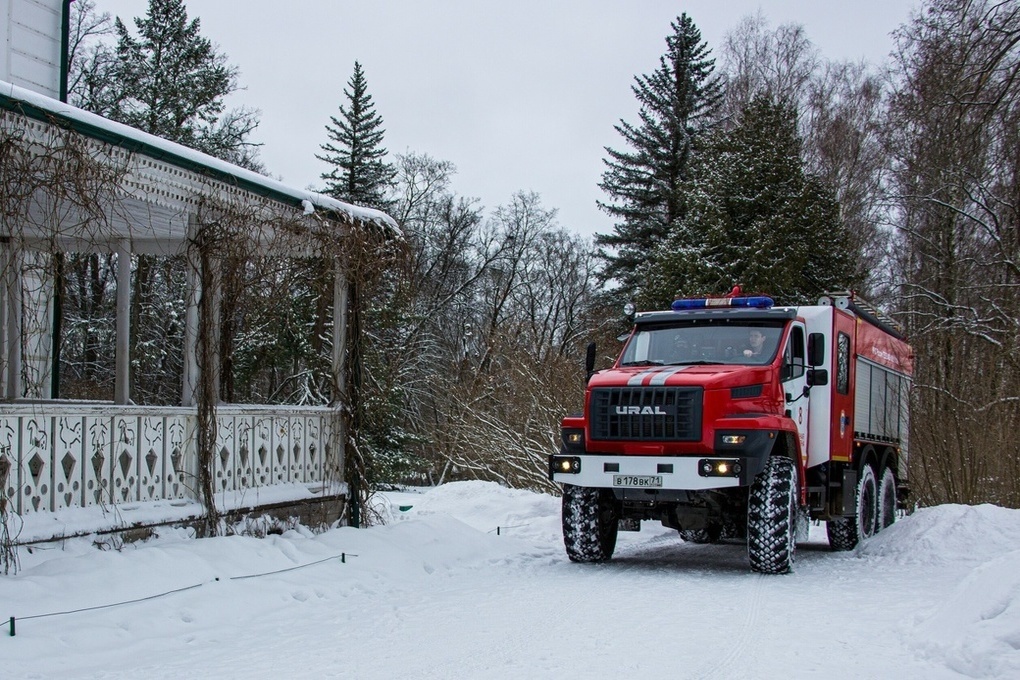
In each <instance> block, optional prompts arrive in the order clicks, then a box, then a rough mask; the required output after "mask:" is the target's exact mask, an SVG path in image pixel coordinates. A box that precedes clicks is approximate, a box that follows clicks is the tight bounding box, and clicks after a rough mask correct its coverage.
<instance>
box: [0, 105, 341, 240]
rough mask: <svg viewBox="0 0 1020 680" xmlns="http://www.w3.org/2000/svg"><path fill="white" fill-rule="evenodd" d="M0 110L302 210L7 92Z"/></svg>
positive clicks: (278, 194)
mask: <svg viewBox="0 0 1020 680" xmlns="http://www.w3.org/2000/svg"><path fill="white" fill-rule="evenodd" d="M0 109H6V110H8V111H13V112H14V113H19V114H21V115H23V116H25V117H27V118H32V119H35V120H38V121H41V122H43V123H55V124H61V125H63V126H64V127H66V128H68V129H71V130H73V131H74V132H77V133H79V134H82V135H85V136H86V137H90V138H92V139H95V140H98V141H100V142H105V143H106V144H110V145H112V146H115V147H118V148H121V149H126V150H127V151H130V152H132V153H139V154H142V155H144V156H148V157H149V158H154V159H156V160H160V161H165V162H167V163H170V164H171V165H175V166H177V167H179V168H182V169H184V170H189V171H191V172H194V173H196V174H198V175H202V176H204V177H208V178H210V179H214V180H218V181H220V182H224V183H226V184H230V185H232V186H235V187H238V188H240V189H244V190H245V191H250V192H252V193H253V194H258V195H259V196H263V197H265V198H270V199H272V200H274V201H277V202H279V203H283V204H285V205H290V206H291V207H294V208H296V209H298V210H301V209H302V205H301V201H302V199H300V198H297V197H296V196H291V195H290V194H287V193H285V192H282V191H278V190H276V189H272V188H270V187H267V186H265V185H262V184H259V183H258V182H253V181H251V180H250V179H247V178H244V177H238V176H237V175H234V174H231V173H227V172H224V171H222V170H219V169H217V168H211V167H209V166H208V165H204V164H202V163H198V162H196V161H194V160H192V159H190V158H186V157H184V156H181V155H179V154H176V153H173V152H172V151H167V150H165V149H161V148H159V147H157V146H154V145H152V144H149V143H148V142H144V141H142V140H139V139H132V138H131V137H126V136H124V135H121V134H118V133H116V132H113V131H111V130H108V129H106V128H103V127H100V126H98V125H92V124H91V123H86V122H84V121H80V120H77V119H75V118H72V117H70V116H65V115H63V114H60V113H56V112H54V111H50V110H48V109H44V108H41V107H39V106H36V105H34V104H30V103H28V102H26V101H23V100H21V99H15V98H13V97H11V96H9V95H7V94H4V93H3V92H0ZM196 151H197V150H196ZM199 153H201V152H199ZM224 162H227V161H224ZM323 211H324V212H326V213H327V214H329V215H335V214H336V211H335V210H332V209H329V208H323ZM351 219H354V218H353V216H351ZM341 221H346V220H341Z"/></svg>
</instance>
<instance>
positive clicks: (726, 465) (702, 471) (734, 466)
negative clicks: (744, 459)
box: [698, 458, 744, 477]
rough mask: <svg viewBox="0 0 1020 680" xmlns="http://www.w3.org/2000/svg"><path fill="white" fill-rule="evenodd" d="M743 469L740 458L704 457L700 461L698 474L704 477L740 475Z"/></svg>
mask: <svg viewBox="0 0 1020 680" xmlns="http://www.w3.org/2000/svg"><path fill="white" fill-rule="evenodd" d="M743 469H744V466H743V465H742V464H741V462H740V459H739V458H726V459H723V458H702V459H701V460H699V461H698V474H699V475H701V476H702V477H739V476H740V471H741V470H743Z"/></svg>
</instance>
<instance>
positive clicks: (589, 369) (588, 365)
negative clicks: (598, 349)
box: [584, 342, 595, 382]
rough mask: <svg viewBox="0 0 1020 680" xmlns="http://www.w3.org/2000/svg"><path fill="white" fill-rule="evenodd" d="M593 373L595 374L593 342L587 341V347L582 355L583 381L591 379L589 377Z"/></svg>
mask: <svg viewBox="0 0 1020 680" xmlns="http://www.w3.org/2000/svg"><path fill="white" fill-rule="evenodd" d="M594 374H595V343H594V342H589V343H588V348H587V350H586V352H585V355H584V375H585V382H587V381H588V380H591V377H592V375H594Z"/></svg>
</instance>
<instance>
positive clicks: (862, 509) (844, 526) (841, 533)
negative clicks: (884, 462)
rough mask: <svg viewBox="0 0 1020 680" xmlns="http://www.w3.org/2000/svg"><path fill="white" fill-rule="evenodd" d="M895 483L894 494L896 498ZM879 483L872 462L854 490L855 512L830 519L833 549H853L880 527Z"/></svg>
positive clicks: (830, 536) (830, 542)
mask: <svg viewBox="0 0 1020 680" xmlns="http://www.w3.org/2000/svg"><path fill="white" fill-rule="evenodd" d="M895 492H896V489H895V484H894V485H893V496H894V499H895ZM878 508H879V505H878V483H877V482H876V481H875V469H874V468H873V467H871V465H870V464H867V465H865V466H864V467H863V468H862V469H861V474H860V476H859V477H858V479H857V488H856V489H855V490H854V514H853V515H852V516H850V517H842V518H840V519H834V520H829V522H828V524H827V526H826V533H827V534H828V536H829V546H830V547H831V548H832V549H833V550H853V549H854V548H856V547H857V546H858V545H859V544H860V543H862V542H863V541H866V540H867V539H869V538H871V537H872V536H874V535H875V531H877V527H878Z"/></svg>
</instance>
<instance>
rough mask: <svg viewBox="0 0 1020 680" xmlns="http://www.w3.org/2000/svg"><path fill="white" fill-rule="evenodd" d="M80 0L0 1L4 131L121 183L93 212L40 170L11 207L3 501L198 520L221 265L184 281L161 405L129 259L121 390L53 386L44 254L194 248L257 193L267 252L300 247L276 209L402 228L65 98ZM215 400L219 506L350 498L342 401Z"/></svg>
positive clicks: (0, 388)
mask: <svg viewBox="0 0 1020 680" xmlns="http://www.w3.org/2000/svg"><path fill="white" fill-rule="evenodd" d="M67 5H68V3H67V2H66V1H65V0H0V25H2V26H3V29H2V32H0V147H2V146H3V140H4V139H6V140H8V141H11V140H14V141H16V142H17V146H18V149H19V153H21V154H22V156H21V157H20V158H22V159H23V158H24V154H25V153H26V150H27V153H28V154H29V157H30V158H29V160H30V162H37V163H38V164H39V168H40V169H41V170H40V173H42V174H45V171H44V170H43V168H44V167H45V166H46V164H47V163H50V161H51V158H50V157H51V156H52V154H53V153H54V149H63V148H65V147H67V146H69V143H68V142H69V140H70V141H73V142H74V144H73V146H74V147H75V149H76V150H77V153H81V154H83V155H84V156H85V157H86V160H87V162H88V163H89V164H91V165H92V167H95V168H109V169H111V175H110V176H111V177H113V178H115V179H114V182H115V184H116V186H112V187H106V189H104V192H105V193H102V194H101V199H100V200H101V205H102V210H103V213H104V214H103V216H102V217H103V219H101V220H98V222H97V221H96V220H90V219H89V217H88V215H83V214H82V212H83V209H82V208H81V206H80V205H78V204H77V203H76V201H75V200H74V196H73V195H70V194H69V193H68V192H66V191H63V190H61V191H56V190H54V189H53V188H52V186H50V185H47V184H45V183H42V184H39V185H38V186H35V187H30V189H31V191H30V192H28V194H26V196H27V197H26V198H25V199H24V200H23V201H21V202H20V203H18V204H17V206H13V205H8V206H5V207H4V209H3V210H2V211H0V511H2V513H0V514H2V517H3V521H5V522H6V523H7V530H8V532H9V533H10V534H11V535H14V536H15V539H14V540H15V543H17V542H29V541H35V540H44V539H51V538H56V537H61V536H68V535H73V534H76V533H87V532H91V531H96V530H113V529H118V528H125V527H132V526H144V525H147V524H153V523H160V522H170V521H179V520H186V519H189V518H193V517H198V516H201V515H202V514H203V512H204V505H203V503H205V504H208V503H209V502H210V500H209V499H207V498H202V494H201V493H200V490H199V489H198V485H197V484H196V480H197V479H198V478H199V465H200V463H199V460H200V455H199V450H198V448H199V444H198V441H199V438H198V432H199V429H200V427H201V425H200V419H199V414H200V412H201V406H202V403H201V402H202V399H203V397H202V395H201V394H200V390H199V384H200V381H201V379H202V371H203V370H206V371H215V370H216V368H217V366H216V364H215V361H216V358H215V356H214V355H210V356H209V357H207V358H206V359H204V360H203V359H202V358H201V357H199V356H198V354H197V350H196V346H197V339H198V329H199V312H200V302H199V301H200V299H202V297H201V296H202V292H203V291H202V283H201V282H202V281H203V280H209V279H204V278H203V277H202V267H203V266H206V267H208V266H211V265H209V264H208V263H207V264H204V265H203V264H201V263H198V262H196V265H195V269H194V274H193V275H192V276H191V278H190V279H189V281H188V304H187V310H185V317H186V320H187V321H186V326H185V332H184V336H185V340H184V379H183V385H182V388H181V398H180V403H179V404H178V405H174V406H166V407H156V406H137V405H134V404H133V403H132V400H131V394H130V385H131V381H130V376H129V370H130V362H131V357H130V356H129V347H130V338H129V334H130V328H131V324H130V318H129V310H130V304H129V301H130V294H131V293H130V288H131V271H130V266H126V267H124V266H119V267H118V271H117V286H116V289H117V293H116V294H117V324H116V360H115V365H116V378H115V389H114V398H113V400H112V401H109V402H85V401H74V402H70V401H66V400H60V399H54V398H53V397H54V395H53V394H52V391H51V387H50V385H51V380H50V367H51V365H52V348H53V330H54V329H53V323H52V321H53V315H54V310H53V300H54V284H53V281H52V280H47V276H46V274H45V272H46V271H47V268H46V267H41V266H38V265H39V262H40V261H41V260H43V259H45V258H47V257H50V256H52V254H53V253H54V252H55V251H56V252H59V251H62V250H66V251H74V252H84V251H95V250H99V251H102V252H108V253H117V255H118V256H117V262H118V263H130V262H131V258H132V255H134V254H139V253H145V254H159V255H184V254H188V255H192V254H193V252H194V249H193V246H194V243H195V241H196V239H197V237H198V234H197V230H198V229H200V228H201V226H202V224H203V219H205V218H204V217H203V215H202V210H203V209H204V208H203V206H208V205H210V204H211V203H219V204H231V205H249V206H252V211H251V214H255V215H259V216H261V218H260V219H259V220H256V221H253V223H252V225H251V228H250V235H251V238H252V239H255V240H257V241H258V242H259V243H260V244H261V247H262V248H264V249H266V250H267V251H268V252H269V253H272V252H273V249H274V248H278V247H287V248H293V243H294V239H293V238H291V239H290V240H289V241H287V243H288V244H289V245H287V246H282V245H281V244H282V243H283V242H282V241H281V240H280V239H278V238H276V236H277V235H275V234H274V233H273V227H272V226H267V225H274V224H280V223H281V221H283V223H285V224H287V225H288V228H289V232H290V233H291V236H293V232H295V231H297V232H300V231H301V230H302V229H307V231H308V233H309V234H311V233H313V232H315V231H316V230H320V231H321V230H322V229H323V228H328V229H330V230H332V233H336V234H341V235H342V234H344V233H345V229H350V228H351V227H353V226H356V225H361V226H365V225H372V226H373V227H378V228H380V229H386V230H390V229H395V225H394V223H393V221H392V220H391V219H390V218H389V217H388V216H386V215H385V214H383V213H380V212H378V211H373V210H368V209H363V208H358V207H356V206H351V205H348V204H344V203H342V202H339V201H336V200H334V199H332V198H329V197H326V196H322V195H319V194H315V193H312V192H308V191H302V190H297V189H293V188H291V187H288V186H286V185H284V184H282V183H280V182H277V181H274V180H272V179H269V178H267V177H264V176H262V175H259V174H257V173H254V172H251V171H248V170H245V169H243V168H240V167H237V166H233V165H231V164H229V163H226V162H224V161H221V160H218V159H215V158H212V157H209V156H206V155H204V154H202V153H199V152H196V151H194V150H192V149H188V148H186V147H183V146H180V145H178V144H174V143H172V142H168V141H166V140H163V139H160V138H158V137H154V136H152V135H148V134H146V133H143V132H140V131H138V130H135V129H133V128H129V127H127V126H124V125H120V124H118V123H114V122H111V121H109V120H106V119H104V118H101V117H99V116H96V115H94V114H91V113H88V112H85V111H82V110H79V109H76V108H74V107H71V106H69V105H67V104H65V103H62V102H61V101H59V99H58V97H59V96H60V95H61V94H62V90H63V87H62V84H61V81H62V79H64V78H65V76H64V75H63V74H62V72H61V68H60V64H61V63H62V58H61V49H62V47H61V46H62V39H61V36H62V26H63V25H64V24H63V23H62V22H63V21H66V9H67ZM8 146H10V144H9V145H8ZM5 153H6V152H5ZM32 154H35V155H32ZM32 159H35V160H32ZM0 160H2V159H0ZM12 166H13V163H8V164H7V167H6V169H4V168H0V178H3V181H7V182H11V181H13V180H12V179H11V176H10V175H5V174H3V173H5V172H8V171H9V170H10V168H11V167H12ZM7 188H8V189H9V188H10V187H9V185H8V187H7ZM8 193H10V192H8ZM71 193H73V192H71ZM9 203H13V202H11V201H9ZM97 224H98V226H97ZM299 236H300V233H299ZM341 238H342V236H341ZM298 241H300V238H299V239H298ZM189 244H190V246H191V247H192V250H189ZM288 254H292V253H288V252H282V253H281V255H288ZM213 266H214V265H213ZM337 267H338V269H337V271H338V274H337V276H336V277H335V279H336V283H335V286H336V290H335V294H334V296H333V297H334V301H335V302H334V309H333V315H334V320H335V323H333V340H334V341H333V345H332V347H333V350H332V351H333V370H334V372H335V374H336V379H337V382H338V384H342V382H343V364H344V360H345V349H344V347H345V329H344V320H345V315H346V307H345V305H346V299H347V296H346V287H345V280H346V279H345V276H344V275H343V272H342V271H340V270H339V263H338V264H337ZM211 406H213V407H214V414H215V451H214V455H213V456H212V457H211V461H210V465H211V466H212V470H210V472H211V473H212V476H213V480H214V491H215V494H216V498H215V504H216V507H217V509H218V510H219V511H220V512H230V511H235V510H257V509H260V508H269V507H276V506H279V505H288V504H294V503H300V502H317V501H325V500H328V501H330V502H333V503H334V505H337V504H342V502H343V500H344V497H345V494H346V485H345V481H346V480H345V479H344V477H343V469H344V466H343V452H344V441H343V435H344V433H343V431H342V425H341V419H340V418H339V416H338V414H339V412H340V407H341V406H342V404H341V403H339V402H338V403H333V404H329V405H321V406H307V407H305V406H303V407H285V406H272V405H263V404H229V405H228V404H220V403H216V404H212V405H211Z"/></svg>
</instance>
